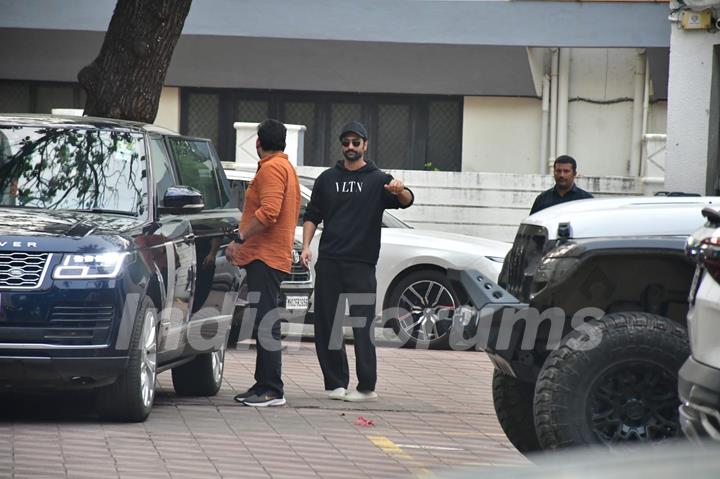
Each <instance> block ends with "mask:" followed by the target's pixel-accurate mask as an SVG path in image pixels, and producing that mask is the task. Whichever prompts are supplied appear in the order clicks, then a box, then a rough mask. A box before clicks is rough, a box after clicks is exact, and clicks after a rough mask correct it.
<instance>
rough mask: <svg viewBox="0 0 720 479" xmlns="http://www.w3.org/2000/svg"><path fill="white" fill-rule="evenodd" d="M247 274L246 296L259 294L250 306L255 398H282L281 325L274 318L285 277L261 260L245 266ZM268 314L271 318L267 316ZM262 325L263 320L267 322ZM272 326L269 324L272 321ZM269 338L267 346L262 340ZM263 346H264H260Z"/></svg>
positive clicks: (282, 273) (277, 318) (277, 319)
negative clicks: (268, 395)
mask: <svg viewBox="0 0 720 479" xmlns="http://www.w3.org/2000/svg"><path fill="white" fill-rule="evenodd" d="M244 268H245V270H246V271H247V285H248V295H250V294H251V293H259V302H257V303H251V304H250V307H254V308H255V309H256V316H255V325H256V326H257V342H256V345H257V355H256V357H255V385H254V386H253V389H255V390H256V391H257V392H258V394H264V393H266V392H274V393H277V394H280V395H281V396H284V391H283V382H282V377H281V375H282V349H281V348H280V347H279V344H280V321H279V317H277V316H275V312H276V310H277V307H278V303H279V299H280V298H279V296H280V283H281V282H282V281H283V280H284V279H285V277H286V276H287V273H285V272H283V271H279V270H277V269H273V268H271V267H270V266H268V265H266V264H265V263H263V262H262V261H260V260H255V261H253V262H252V263H250V264H247V265H245V266H244ZM268 313H269V314H270V316H268ZM266 316H267V319H265V321H263V318H266ZM273 320H274V322H270V321H273ZM270 336H271V337H272V339H273V340H274V341H273V343H275V344H267V342H266V341H264V340H263V338H268V337H270ZM263 343H265V344H263Z"/></svg>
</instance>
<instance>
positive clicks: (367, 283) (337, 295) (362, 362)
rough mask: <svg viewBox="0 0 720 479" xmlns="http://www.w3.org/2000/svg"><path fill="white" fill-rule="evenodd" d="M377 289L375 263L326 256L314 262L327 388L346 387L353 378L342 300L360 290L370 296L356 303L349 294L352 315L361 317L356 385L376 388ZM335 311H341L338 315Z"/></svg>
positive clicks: (356, 328) (356, 330)
mask: <svg viewBox="0 0 720 479" xmlns="http://www.w3.org/2000/svg"><path fill="white" fill-rule="evenodd" d="M376 289H377V282H376V280H375V265H371V264H367V263H358V262H354V261H335V260H325V259H321V260H319V261H318V262H317V263H316V264H315V349H316V352H317V356H318V361H319V362H320V368H321V369H322V373H323V378H324V380H325V389H326V390H333V389H335V388H339V387H343V388H347V387H348V382H349V380H350V373H349V371H348V362H347V354H346V353H345V345H344V342H343V340H342V325H343V322H344V319H345V301H344V300H343V301H342V302H341V301H340V300H341V294H343V293H346V294H357V293H361V294H362V295H363V296H365V299H367V300H365V301H362V299H360V298H359V297H358V298H357V299H359V300H360V301H362V302H363V303H364V304H353V302H354V301H353V300H352V299H353V298H350V299H351V300H350V301H349V302H350V316H351V317H352V318H361V319H355V320H353V322H354V323H353V336H354V337H355V370H356V372H357V377H358V385H357V389H358V391H363V392H367V391H374V390H375V383H376V382H377V358H376V357H375V343H374V338H372V334H373V319H374V318H375V291H376ZM343 299H344V298H343ZM368 300H369V301H368ZM369 302H371V304H368V303H369ZM336 312H339V314H337V317H336ZM355 322H359V323H360V324H355Z"/></svg>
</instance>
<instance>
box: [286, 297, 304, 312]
mask: <svg viewBox="0 0 720 479" xmlns="http://www.w3.org/2000/svg"><path fill="white" fill-rule="evenodd" d="M285 309H290V310H297V309H308V297H307V296H285Z"/></svg>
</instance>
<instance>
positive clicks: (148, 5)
mask: <svg viewBox="0 0 720 479" xmlns="http://www.w3.org/2000/svg"><path fill="white" fill-rule="evenodd" d="M191 2H192V0H118V1H117V5H116V6H115V11H114V12H113V16H112V19H111V20H110V26H109V27H108V31H107V33H106V34H105V40H104V42H103V45H102V48H101V49H100V54H99V55H98V57H97V58H96V59H95V60H94V61H93V62H92V63H90V64H89V65H87V66H86V67H84V68H83V69H82V70H80V73H78V80H79V82H80V85H81V86H82V87H83V88H84V89H85V91H86V92H87V101H86V103H85V115H88V116H101V117H107V118H119V119H125V120H135V121H140V122H144V123H152V122H153V121H154V120H155V115H157V110H158V105H159V103H160V93H161V91H162V86H163V82H164V81H165V74H166V73H167V69H168V66H169V65H170V59H171V58H172V53H173V50H174V49H175V44H176V43H177V41H178V38H179V37H180V32H182V29H183V25H184V23H185V18H186V17H187V14H188V12H189V11H190V3H191Z"/></svg>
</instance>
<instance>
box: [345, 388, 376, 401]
mask: <svg viewBox="0 0 720 479" xmlns="http://www.w3.org/2000/svg"><path fill="white" fill-rule="evenodd" d="M377 398H378V395H377V393H376V392H375V391H368V392H362V391H351V392H349V393H347V394H346V395H345V400H346V401H348V402H370V401H377Z"/></svg>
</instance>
